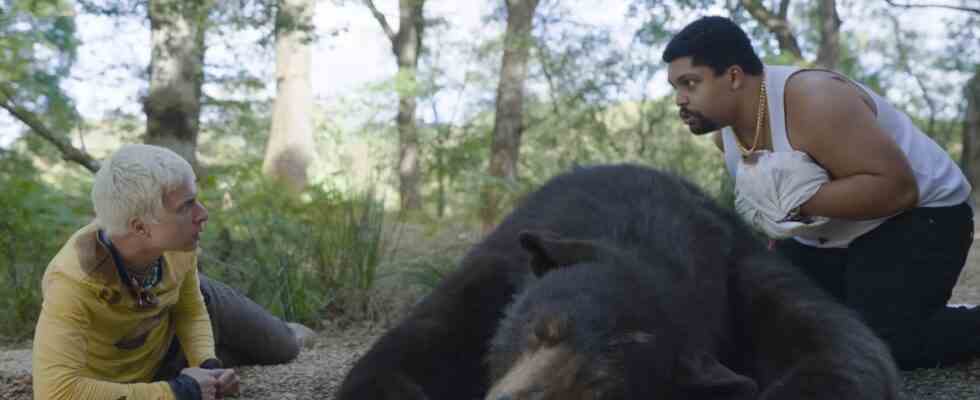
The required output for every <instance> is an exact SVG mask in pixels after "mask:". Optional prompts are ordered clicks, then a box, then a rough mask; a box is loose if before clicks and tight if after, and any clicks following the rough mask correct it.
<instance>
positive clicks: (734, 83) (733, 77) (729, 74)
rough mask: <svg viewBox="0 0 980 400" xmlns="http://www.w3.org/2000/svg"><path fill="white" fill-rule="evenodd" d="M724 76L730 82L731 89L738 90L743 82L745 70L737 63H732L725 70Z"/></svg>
mask: <svg viewBox="0 0 980 400" xmlns="http://www.w3.org/2000/svg"><path fill="white" fill-rule="evenodd" d="M725 75H726V78H727V79H728V80H729V82H730V83H731V87H732V90H733V91H735V90H738V89H741V88H742V85H744V84H745V71H742V67H739V66H738V65H732V66H730V67H728V69H727V70H726V71H725Z"/></svg>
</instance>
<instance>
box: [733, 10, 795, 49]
mask: <svg viewBox="0 0 980 400" xmlns="http://www.w3.org/2000/svg"><path fill="white" fill-rule="evenodd" d="M740 1H741V3H742V6H743V7H745V10H746V11H748V12H749V14H750V15H752V18H755V20H756V21H759V23H760V24H762V26H765V27H766V29H768V30H769V31H770V32H772V33H773V34H774V35H776V40H777V41H778V42H779V50H780V51H782V52H786V53H789V54H790V55H792V56H793V57H795V58H796V59H797V60H802V59H803V52H802V51H801V50H800V45H799V43H797V41H796V36H794V35H793V31H792V30H791V29H790V26H789V21H787V20H786V18H785V17H783V16H780V15H777V14H773V13H772V11H770V10H769V9H768V8H766V6H765V5H763V4H762V1H761V0H740Z"/></svg>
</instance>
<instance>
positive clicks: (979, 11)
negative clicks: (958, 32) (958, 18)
mask: <svg viewBox="0 0 980 400" xmlns="http://www.w3.org/2000/svg"><path fill="white" fill-rule="evenodd" d="M885 2H886V3H888V5H890V6H893V7H902V8H945V9H949V10H957V11H965V12H970V13H974V14H977V15H980V8H973V7H963V6H951V5H946V4H925V3H917V4H912V3H905V4H898V3H896V2H895V0H885Z"/></svg>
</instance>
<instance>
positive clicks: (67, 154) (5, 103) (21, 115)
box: [0, 82, 99, 173]
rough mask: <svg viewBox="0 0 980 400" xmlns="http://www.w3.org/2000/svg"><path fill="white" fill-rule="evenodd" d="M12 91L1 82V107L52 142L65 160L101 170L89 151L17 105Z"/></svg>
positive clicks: (88, 168) (91, 169)
mask: <svg viewBox="0 0 980 400" xmlns="http://www.w3.org/2000/svg"><path fill="white" fill-rule="evenodd" d="M12 93H13V89H12V88H11V87H10V86H7V85H6V84H5V83H3V82H0V108H3V109H5V110H7V112H9V113H10V114H11V115H13V116H14V118H17V119H18V120H19V121H20V122H22V123H23V124H24V125H27V127H28V128H31V131H33V132H34V133H36V134H38V135H40V136H41V137H42V138H44V139H45V140H47V141H48V142H51V144H53V145H54V146H55V147H57V148H58V151H60V152H61V157H62V158H64V159H65V160H67V161H72V162H75V163H78V164H79V165H81V166H82V167H85V169H87V170H89V171H91V172H92V173H95V172H96V171H98V170H99V162H98V161H96V160H95V159H94V158H92V156H90V155H89V154H88V153H86V152H84V151H82V150H79V149H77V148H75V146H72V145H71V143H70V142H69V141H67V140H65V139H64V138H61V137H58V135H55V134H54V132H51V130H50V129H48V127H46V126H44V123H43V122H41V119H40V118H38V116H37V115H36V114H34V113H33V112H31V111H30V110H28V109H25V108H23V107H21V106H19V105H17V104H16V103H15V102H14V99H13V96H12Z"/></svg>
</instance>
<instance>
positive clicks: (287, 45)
mask: <svg viewBox="0 0 980 400" xmlns="http://www.w3.org/2000/svg"><path fill="white" fill-rule="evenodd" d="M313 6H314V2H313V0H279V11H278V12H279V15H278V17H277V19H276V24H277V27H276V100H275V103H274V104H273V109H272V129H271V131H270V133H269V142H268V143H267V144H266V148H265V159H264V161H263V163H262V172H263V173H265V174H266V175H268V176H271V177H274V178H277V179H278V180H280V181H281V182H283V183H285V184H286V186H288V187H289V188H290V189H292V190H293V191H295V192H299V191H301V190H302V189H303V188H304V187H306V185H307V183H308V182H309V179H308V177H307V169H308V168H309V166H310V163H312V162H313V160H314V159H315V157H316V152H315V151H314V148H315V145H314V142H313V85H312V83H311V80H310V68H311V51H310V45H309V43H308V36H309V29H310V28H311V23H312V16H313Z"/></svg>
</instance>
